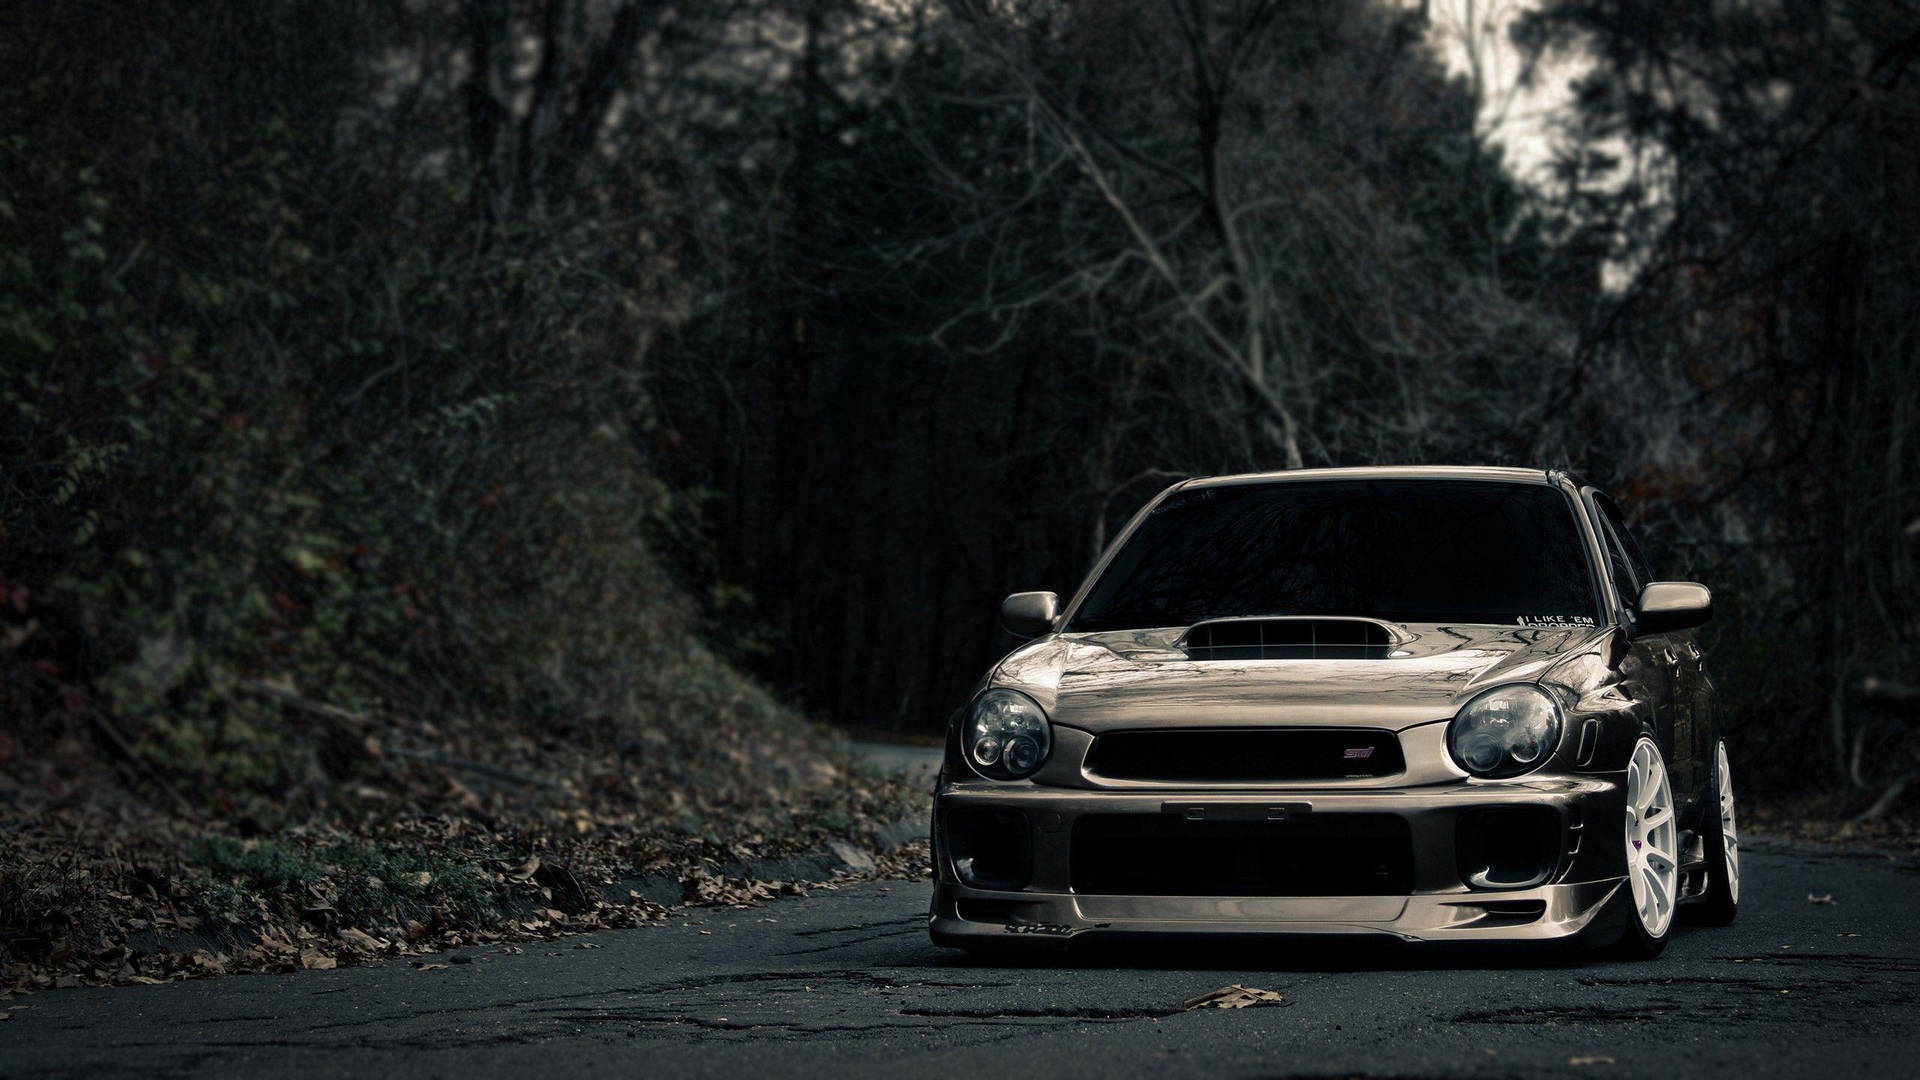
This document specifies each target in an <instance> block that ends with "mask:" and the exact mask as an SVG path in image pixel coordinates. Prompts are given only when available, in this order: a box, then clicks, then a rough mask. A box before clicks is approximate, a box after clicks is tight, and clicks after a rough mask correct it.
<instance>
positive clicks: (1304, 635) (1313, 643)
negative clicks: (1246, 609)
mask: <svg viewBox="0 0 1920 1080" xmlns="http://www.w3.org/2000/svg"><path fill="white" fill-rule="evenodd" d="M1395 637H1396V635H1395V633H1394V630H1393V628H1392V627H1391V626H1389V625H1388V624H1387V623H1384V622H1381V621H1379V620H1378V619H1353V618H1323V617H1319V616H1301V615H1286V616H1276V617H1272V618H1262V617H1255V618H1235V619H1207V620H1205V621H1203V622H1197V623H1194V624H1193V625H1192V626H1191V627H1189V628H1188V629H1187V632H1186V633H1185V634H1183V635H1181V638H1180V641H1179V644H1180V645H1181V646H1182V647H1184V648H1185V649H1186V650H1187V658H1188V659H1190V660H1385V659H1386V658H1387V656H1388V654H1389V652H1390V651H1391V650H1392V649H1393V646H1394V639H1395Z"/></svg>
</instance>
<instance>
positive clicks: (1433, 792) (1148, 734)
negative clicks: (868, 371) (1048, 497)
mask: <svg viewBox="0 0 1920 1080" xmlns="http://www.w3.org/2000/svg"><path fill="white" fill-rule="evenodd" d="M1711 609H1712V599H1711V596H1710V595H1709V593H1708V591H1707V589H1706V588H1704V587H1702V586H1700V585H1697V584H1693V583H1690V582H1676V581H1661V580H1656V579H1655V575H1654V573H1653V572H1652V570H1651V569H1650V567H1649V566H1648V564H1647V561H1646V559H1645V557H1644V556H1643V555H1642V553H1641V550H1640V547H1639V545H1638V544H1637V543H1636V542H1635V540H1634V538H1633V536H1632V534H1631V533H1630V532H1629V531H1628V530H1627V528H1626V526H1625V523H1624V522H1623V521H1622V520H1621V516H1620V514H1619V512H1618V510H1617V509H1616V508H1615V506H1614V504H1613V503H1612V502H1611V501H1610V500H1609V499H1608V498H1607V496H1606V495H1604V494H1602V493H1601V492H1599V491H1597V490H1595V489H1594V488H1592V487H1589V486H1586V485H1583V484H1581V483H1579V482H1578V481H1576V480H1574V479H1572V478H1570V477H1568V476H1567V475H1565V474H1563V473H1559V472H1542V471H1535V470H1522V469H1494V468H1370V469H1323V470H1304V471H1294V472H1286V473H1274V474H1258V475H1247V476H1226V477H1215V478H1210V479H1200V480H1189V481H1186V482H1184V483H1180V484H1175V485H1174V486H1172V487H1170V488H1168V489H1167V490H1166V491H1164V492H1162V493H1161V494H1160V495H1159V496H1158V497H1156V498H1155V499H1154V500H1153V501H1152V502H1150V503H1148V504H1147V506H1146V507H1144V508H1143V509H1142V510H1141V511H1140V512H1139V513H1138V514H1137V515H1136V516H1135V517H1134V519H1133V521H1132V522H1131V523H1130V524H1129V525H1128V526H1127V528H1126V529H1125V530H1124V531H1123V532H1122V533H1121V534H1120V535H1119V537H1118V538H1117V539H1116V540H1115V541H1114V543H1113V545H1112V546H1111V548H1110V549H1109V550H1108V551H1107V553H1106V554H1105V556H1104V557H1103V558H1102V559H1101V560H1100V562H1099V564H1098V565H1097V566H1096V567H1095V568H1094V570H1093V572H1092V573H1091V574H1090V575H1088V577H1087V580H1086V582H1085V583H1084V584H1082V585H1081V587H1080V590H1079V592H1077V593H1076V594H1074V596H1073V598H1072V599H1071V600H1069V601H1068V602H1067V603H1066V604H1065V605H1064V606H1063V605H1062V604H1061V603H1060V601H1059V598H1058V597H1057V596H1056V595H1055V594H1053V593H1049V592H1028V593H1016V594H1014V595H1012V596H1010V597H1008V598H1007V599H1006V601H1005V603H1004V604H1003V605H1002V608H1001V619H1002V622H1003V623H1004V625H1005V626H1006V627H1007V629H1008V630H1010V631H1012V632H1013V633H1015V634H1016V635H1019V636H1021V637H1028V638H1031V639H1032V640H1031V641H1029V642H1028V643H1026V644H1025V645H1023V646H1021V647H1020V648H1017V649H1015V650H1014V651H1013V652H1012V653H1010V654H1009V655H1008V656H1007V657H1006V658H1005V659H1003V660H1001V661H1000V663H998V664H997V665H995V666H994V667H993V669H992V670H991V671H990V672H988V674H987V676H986V678H985V679H984V680H982V681H981V683H980V685H979V687H978V689H977V691H976V692H975V693H974V695H973V698H972V700H971V701H970V702H969V703H968V704H967V705H966V707H964V708H963V709H961V710H960V711H959V712H957V713H956V714H955V716H954V718H953V720H952V721H951V723H950V724H949V726H948V731H947V742H946V754H945V759H944V763H943V766H942V769H941V773H940V778H939V781H938V785H937V789H936V793H935V796H934V807H933V844H934V855H935V858H934V863H935V867H936V871H935V872H936V884H935V886H934V896H933V906H932V914H931V918H930V931H931V933H932V935H933V940H934V942H935V943H937V944H940V945H947V946H954V947H958V948H963V949H974V950H979V949H995V948H1016V947H1056V948H1057V947H1062V946H1065V945H1068V944H1070V943H1075V942H1082V941H1094V940H1102V939H1125V938H1151V937H1154V936H1164V935H1247V936H1265V935H1291V936H1297V937H1301V938H1311V939H1318V940H1337V939H1340V938H1343V937H1344V938H1349V939H1350V938H1365V939H1375V940H1392V941H1401V942H1407V943H1447V942H1456V943H1489V942H1509V941H1510V942H1530V943H1537V944H1559V945H1564V946H1567V947H1590V946H1612V947H1614V948H1615V949H1616V950H1617V951H1618V952H1619V953H1620V954H1622V955H1626V956H1635V957H1650V956H1653V955H1656V954H1658V953H1659V952H1660V950H1661V949H1662V948H1663V947H1664V946H1665V945H1666V942H1667V939H1668V937H1669V935H1670V934H1671V932H1672V929H1673V925H1674V919H1675V916H1676V914H1677V913H1678V912H1679V911H1680V909H1682V908H1691V909H1692V911H1693V913H1694V914H1697V915H1698V916H1699V918H1700V921H1703V922H1710V923H1725V922H1727V921H1729V920H1731V919H1732V918H1733V916H1734V911H1735V908H1736V906H1737V905H1738V903H1739V899H1740V862H1739V846H1738V837H1737V833H1736V829H1735V818H1734V803H1733V786H1732V778H1731V776H1730V775H1729V771H1728V766H1727V753H1726V747H1725V744H1724V743H1723V741H1722V739H1721V737H1720V733H1719V730H1718V723H1717V716H1716V705H1715V693H1714V688H1713V684H1712V682H1711V681H1710V680H1709V679H1708V677H1707V674H1706V671H1705V669H1704V666H1703V664H1702V659H1701V651H1700V647H1699V645H1698V644H1697V643H1696V642H1695V641H1694V639H1693V635H1692V634H1691V633H1690V631H1691V629H1692V628H1693V627H1695V626H1698V625H1699V624H1701V623H1703V622H1704V621H1706V619H1707V618H1708V616H1709V614H1710V613H1711Z"/></svg>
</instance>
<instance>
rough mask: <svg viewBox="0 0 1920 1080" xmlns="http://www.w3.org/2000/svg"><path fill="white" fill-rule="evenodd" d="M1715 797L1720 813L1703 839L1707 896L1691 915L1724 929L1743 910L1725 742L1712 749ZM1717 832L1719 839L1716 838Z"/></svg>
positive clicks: (1731, 788)
mask: <svg viewBox="0 0 1920 1080" xmlns="http://www.w3.org/2000/svg"><path fill="white" fill-rule="evenodd" d="M1713 793H1714V798H1715V809H1716V810H1717V812H1718V813H1717V816H1716V817H1714V818H1713V820H1712V821H1711V822H1710V823H1709V824H1708V826H1707V835H1706V836H1705V837H1703V838H1702V839H1704V840H1705V841H1706V843H1705V847H1706V855H1707V892H1706V895H1705V896H1703V897H1701V898H1700V902H1699V903H1698V904H1697V905H1695V906H1694V909H1693V912H1692V914H1693V915H1695V916H1696V917H1697V918H1698V919H1699V921H1700V922H1701V923H1703V924H1705V925H1707V926H1725V925H1727V924H1728V923H1730V922H1732V921H1733V917H1734V915H1735V914H1736V913H1737V912H1738V911H1739V910H1740V830H1739V827H1738V826H1739V823H1738V822H1737V821H1736V820H1735V817H1734V812H1733V772H1732V770H1730V769H1729V768H1728V767H1727V743H1726V740H1724V739H1722V740H1721V741H1720V742H1718V743H1716V744H1715V745H1714V748H1713ZM1716 825H1717V826H1718V828H1717V829H1716V828H1715V827H1714V826H1716ZM1716 832H1717V833H1718V834H1719V835H1717V836H1716V835H1714V834H1715V833H1716Z"/></svg>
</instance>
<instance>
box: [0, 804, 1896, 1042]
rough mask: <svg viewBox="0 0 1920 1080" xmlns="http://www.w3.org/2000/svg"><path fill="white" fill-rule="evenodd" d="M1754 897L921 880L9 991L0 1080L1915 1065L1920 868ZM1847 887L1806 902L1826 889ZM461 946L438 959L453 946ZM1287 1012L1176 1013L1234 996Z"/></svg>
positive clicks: (1759, 885) (1831, 878)
mask: <svg viewBox="0 0 1920 1080" xmlns="http://www.w3.org/2000/svg"><path fill="white" fill-rule="evenodd" d="M1745 887H1746V889H1747V896H1746V900H1747V904H1746V907H1745V908H1744V909H1743V911H1742V912H1741V917H1740V920H1739V921H1738V922H1737V923H1735V924H1734V925H1733V926H1731V927H1726V928H1722V929H1692V928H1687V929H1682V930H1681V931H1680V932H1679V933H1678V934H1677V935H1676V937H1675V939H1674V941H1673V943H1672V945H1671V946H1669V948H1668V949H1667V952H1666V955H1665V956H1663V957H1662V958H1661V959H1659V960H1656V961H1653V962H1651V963H1642V964H1619V963H1608V962H1601V961H1594V960H1579V961H1559V960H1536V959H1526V958H1521V957H1514V956H1509V955H1500V954H1493V955H1481V956H1464V957H1463V956H1454V955H1447V956H1421V955H1413V956H1406V955H1399V954H1353V953H1339V954H1327V953H1310V952H1302V951H1299V950H1297V949H1273V950H1266V951H1248V950H1246V949H1237V950H1232V951H1184V952H1178V953H1159V954H1141V953H1139V952H1137V951H1133V952H1106V953H1099V954H1095V955H1092V956H1085V957H1076V958H1073V959H1070V960H1067V961H1052V962H1042V963H1036V964H1031V965H1016V966H1008V965H1005V964H1000V963H984V962H979V961H974V960H970V959H967V958H965V957H963V956H961V955H960V954H957V953H952V952H947V951H945V950H941V949H936V948H934V947H933V946H932V945H931V944H929V943H928V941H927V937H926V930H925V911H926V904H927V886H926V885H925V884H924V883H920V882H904V881H894V882H877V883H870V884H862V885H858V886H853V887H849V888H845V889H842V890H839V891H832V892H815V893H814V894H813V895H811V896H808V897H805V898H801V899H794V900H787V901H782V902H779V903H773V904H768V905H765V906H763V907H759V908H753V909H747V910H705V911H697V912H692V913H690V914H688V915H686V916H684V917H680V918H676V919H673V920H671V921H669V922H668V923H666V924H664V925H659V926H653V927H647V928H644V929H638V930H624V931H608V932H604V933H600V934H595V935H591V936H589V937H583V938H572V939H566V940H562V941H559V942H554V943H551V944H548V945H545V946H528V947H527V948H526V951H525V952H524V953H522V954H519V955H511V954H506V953H503V952H501V951H498V950H475V951H473V952H470V953H467V954H466V955H467V956H468V957H470V958H471V960H472V962H470V963H463V964H458V965H455V966H450V967H447V968H445V969H438V970H421V969H416V968H413V967H411V966H408V965H407V964H404V963H397V962H396V963H390V964H386V965H383V966H376V967H364V968H354V969H345V970H338V971H324V972H302V973H299V974H293V975H250V976H232V977H227V978H220V979H210V980H204V981H198V982H188V983H174V984H170V985H165V986H151V987H124V988H114V989H75V990H57V991H52V992H48V993H44V994H39V995H35V996H33V997H29V998H26V999H23V1000H19V1001H14V1002H9V1003H0V1010H5V1011H7V1012H9V1013H10V1014H11V1018H10V1019H8V1020H6V1021H4V1022H0V1077H14V1076H19V1077H29V1076H31V1077H57V1076H107V1075H139V1076H168V1075H267V1074H272V1075H275V1076H284V1075H347V1074H350V1075H354V1076H408V1077H414V1076H459V1077H462V1078H463V1080H480V1078H483V1077H492V1076H500V1077H516V1078H522V1077H527V1076H544V1075H554V1074H559V1073H562V1072H564V1073H567V1074H573V1073H575V1072H576V1070H592V1071H594V1072H596V1073H597V1072H598V1071H599V1070H602V1069H615V1070H620V1071H621V1072H622V1073H624V1074H630V1075H666V1076H724V1077H743V1076H745V1077H751V1076H757V1075H778V1076H786V1075H829V1074H831V1075H835V1076H886V1077H901V1076H942V1077H947V1076H986V1077H998V1076H1008V1075H1015V1076H1029V1075H1049V1076H1058V1077H1080V1076H1085V1077H1100V1078H1102V1080H1109V1078H1112V1077H1117V1076H1119V1077H1124V1076H1134V1075H1189V1074H1203V1075H1208V1076H1218V1077H1238V1076H1246V1077H1256V1076H1263V1077H1277V1076H1313V1077H1357V1076H1367V1077H1390V1076H1391V1077H1406V1076H1423V1077H1442V1076H1444V1077H1467V1076H1490V1077H1504V1076H1542V1075H1567V1076H1583V1077H1586V1076H1605V1077H1618V1076H1676V1075H1682V1074H1693V1073H1706V1074H1709V1075H1735V1074H1737V1075H1739V1076H1740V1077H1741V1078H1742V1080H1754V1078H1759V1077H1774V1076H1814V1075H1821V1076H1857V1075H1864V1076H1920V928H1916V925H1915V923H1916V918H1915V917H1916V915H1920V903H1916V901H1917V900H1920V871H1916V868H1915V867H1914V866H1913V865H1912V863H1911V862H1910V861H1905V860H1894V859H1890V858H1888V857H1884V856H1872V855H1859V854H1844V853H1838V852H1833V851H1827V850H1816V849H1808V848H1789V847H1785V846H1782V845H1777V844H1768V843H1765V842H1759V843H1756V844H1754V850H1752V851H1750V853H1749V855H1748V858H1747V876H1746V880H1745ZM1829 896H1830V897H1831V898H1832V902H1831V903H1817V902H1814V901H1813V900H1812V899H1810V897H1829ZM438 959H442V960H444V959H446V958H444V957H443V958H438ZM1229 983H1239V984H1243V985H1247V986H1253V987H1259V988H1262V989H1269V990H1274V991H1277V992H1279V993H1280V994H1281V995H1282V996H1283V997H1284V1003H1282V1004H1279V1005H1263V1006H1256V1007H1252V1008H1246V1009H1238V1010H1219V1009H1198V1010H1194V1011H1190V1012H1182V1011H1181V1008H1180V1007H1181V1003H1182V1002H1184V1001H1186V1000H1187V999H1189V998H1192V997H1195V996H1197V995H1200V994H1203V993H1205V992H1207V991H1209V990H1212V989H1215V988H1217V987H1220V986H1222V985H1225V984H1229Z"/></svg>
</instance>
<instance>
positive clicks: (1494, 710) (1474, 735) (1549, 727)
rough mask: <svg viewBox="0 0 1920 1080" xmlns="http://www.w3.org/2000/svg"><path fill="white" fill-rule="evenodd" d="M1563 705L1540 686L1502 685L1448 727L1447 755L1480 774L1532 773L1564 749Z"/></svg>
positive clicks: (1486, 776) (1499, 775)
mask: <svg viewBox="0 0 1920 1080" xmlns="http://www.w3.org/2000/svg"><path fill="white" fill-rule="evenodd" d="M1560 728H1561V723H1560V703H1559V702H1557V701H1555V700H1554V699H1553V695H1552V694H1549V693H1547V692H1546V691H1545V690H1542V689H1540V688H1539V687H1537V686H1530V685H1526V684H1516V685H1513V686H1501V687H1496V688H1494V689H1492V690H1489V691H1487V692H1486V693H1484V694H1481V695H1480V696H1479V697H1477V698H1474V699H1473V700H1472V701H1469V702H1467V707H1466V708H1464V709H1461V710H1460V715H1458V716H1456V717H1454V718H1453V720H1452V722H1451V723H1449V724H1448V725H1447V752H1448V753H1450V754H1452V755H1453V760H1454V762H1455V763H1456V764H1458V765H1459V766H1460V767H1461V768H1462V769H1465V770H1466V771H1467V772H1469V773H1472V774H1473V775H1474V776H1480V777H1485V778H1488V779H1494V778H1498V777H1503V776H1519V775H1520V774H1521V773H1524V772H1530V771H1532V770H1533V769H1535V768H1538V767H1539V765H1540V764H1541V763H1542V762H1544V761H1546V760H1547V759H1548V758H1550V757H1552V756H1553V751H1554V748H1555V747H1557V746H1559V745H1560Z"/></svg>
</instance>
